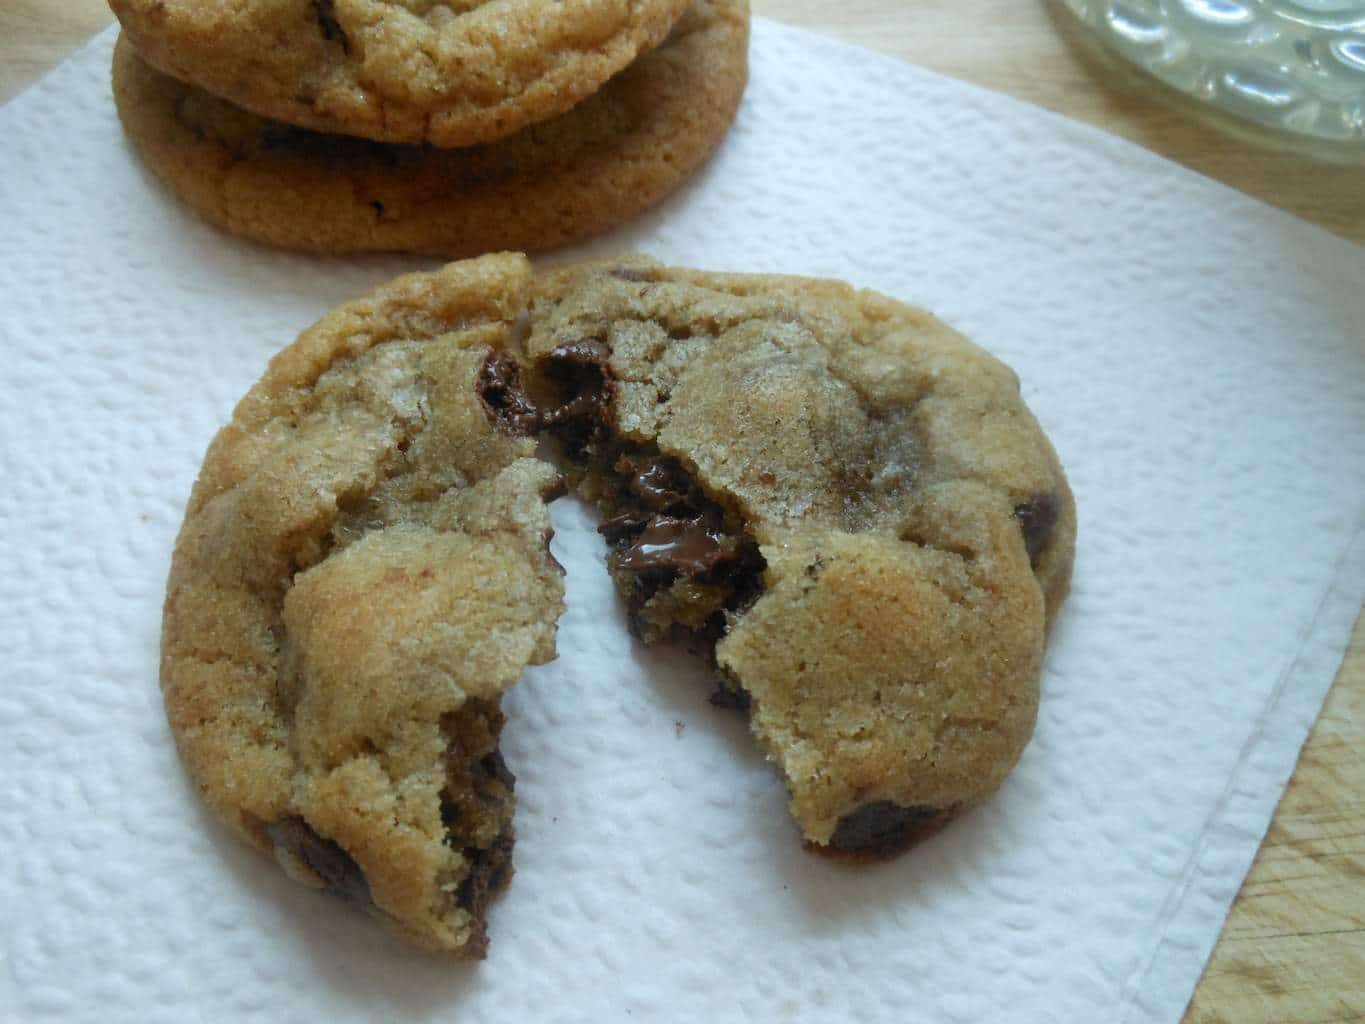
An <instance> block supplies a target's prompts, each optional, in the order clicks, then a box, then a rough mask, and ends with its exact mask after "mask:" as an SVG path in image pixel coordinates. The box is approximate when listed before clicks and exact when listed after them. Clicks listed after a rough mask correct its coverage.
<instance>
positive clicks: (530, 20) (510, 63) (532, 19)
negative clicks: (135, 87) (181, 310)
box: [110, 0, 689, 147]
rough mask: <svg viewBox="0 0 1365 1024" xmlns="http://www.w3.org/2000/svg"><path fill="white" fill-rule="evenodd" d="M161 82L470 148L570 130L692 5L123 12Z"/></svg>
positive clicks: (299, 115)
mask: <svg viewBox="0 0 1365 1024" xmlns="http://www.w3.org/2000/svg"><path fill="white" fill-rule="evenodd" d="M110 6H111V7H112V8H113V10H114V13H115V15H117V17H118V19H119V21H120V22H121V23H122V25H123V30H124V32H125V33H126V34H127V36H128V37H129V38H130V39H131V40H132V42H133V44H134V46H135V47H136V48H137V50H138V52H139V53H140V54H142V56H143V57H144V58H145V59H146V60H147V61H149V62H150V63H151V64H152V65H154V66H155V67H157V68H159V69H160V70H161V71H163V72H165V73H166V74H168V75H171V76H173V77H175V78H178V79H180V80H182V81H185V82H190V83H193V84H194V85H196V86H198V87H199V88H202V89H204V90H206V91H207V92H210V93H212V94H214V95H216V96H222V97H223V98H225V99H227V100H229V101H231V102H232V103H235V104H236V105H238V106H240V107H243V108H244V109H247V110H251V111H254V112H255V113H257V114H260V115H261V116H263V117H270V118H274V119H277V120H279V121H283V122H286V123H289V124H293V125H298V126H300V127H304V128H311V129H313V130H315V131H322V132H332V133H336V134H344V135H353V136H358V137H362V138H368V139H374V140H377V141H383V142H402V143H421V142H429V143H432V144H433V145H437V146H443V147H450V146H470V145H475V144H479V143H486V142H492V141H494V140H496V139H500V138H504V137H506V136H508V135H511V134H512V133H514V132H516V131H519V130H521V129H522V128H525V127H527V126H528V125H532V124H536V123H539V122H541V121H545V120H547V119H549V118H552V117H555V116H558V115H559V114H562V113H564V112H565V111H567V110H569V109H570V108H571V107H573V106H575V105H576V104H578V103H580V102H581V101H583V100H584V99H586V98H588V97H589V96H591V95H592V94H593V93H595V92H596V91H597V90H598V89H600V88H601V87H602V85H603V84H604V83H606V82H607V80H608V79H610V78H611V77H612V76H613V75H615V74H617V73H618V72H619V71H621V70H622V69H623V68H625V67H627V66H628V65H630V64H631V63H632V62H633V61H635V60H636V59H637V58H638V57H639V56H640V55H641V54H643V53H646V52H647V51H649V50H650V49H652V48H653V47H654V46H656V45H658V43H659V42H660V41H661V40H663V39H664V37H665V36H666V35H667V34H668V32H669V29H670V28H671V27H672V26H673V24H674V23H675V22H676V21H677V20H678V18H679V17H680V16H681V15H682V14H683V12H684V11H685V10H687V8H688V6H689V0H556V2H555V3H545V2H543V0H110Z"/></svg>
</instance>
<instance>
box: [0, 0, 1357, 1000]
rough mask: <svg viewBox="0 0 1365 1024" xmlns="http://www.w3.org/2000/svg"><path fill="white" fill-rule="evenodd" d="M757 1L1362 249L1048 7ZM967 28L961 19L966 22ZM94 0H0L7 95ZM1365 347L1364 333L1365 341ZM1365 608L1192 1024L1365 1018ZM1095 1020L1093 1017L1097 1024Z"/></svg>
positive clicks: (1344, 195)
mask: <svg viewBox="0 0 1365 1024" xmlns="http://www.w3.org/2000/svg"><path fill="white" fill-rule="evenodd" d="M753 3H754V9H755V11H756V12H757V13H759V14H764V15H767V16H769V17H772V18H776V19H779V20H782V21H787V22H791V23H793V24H797V25H802V26H805V27H808V28H812V29H816V30H818V31H821V32H826V33H828V34H830V35H833V36H838V37H841V38H843V39H847V40H850V41H852V42H856V43H861V44H863V45H865V46H868V47H870V48H872V49H874V50H881V51H883V52H885V53H890V54H892V55H894V56H897V57H902V58H904V59H906V60H909V61H912V62H914V63H916V64H919V65H921V66H922V67H926V68H930V69H932V70H935V71H939V72H942V73H944V74H948V75H952V76H955V77H957V78H961V79H965V80H967V81H969V82H974V83H976V84H978V85H984V86H987V87H988V88H992V89H996V90H999V91H1000V92H1005V93H1009V94H1010V95H1013V96H1016V97H1018V98H1020V99H1024V100H1029V101H1031V102H1033V103H1037V104H1039V105H1041V106H1044V107H1047V108H1049V109H1051V110H1055V111H1057V112H1059V113H1062V114H1065V115H1067V116H1069V117H1074V118H1077V119H1079V120H1082V121H1088V122H1090V123H1091V124H1094V125H1098V126H1100V127H1102V128H1104V129H1106V130H1108V131H1111V132H1114V133H1115V134H1118V135H1122V136H1124V137H1125V138H1128V139H1131V140H1133V141H1135V142H1137V143H1139V144H1141V145H1143V146H1146V147H1148V148H1149V149H1152V150H1155V151H1156V152H1158V153H1161V154H1162V155H1164V156H1166V157H1169V158H1170V159H1172V160H1176V161H1178V162H1179V163H1182V164H1185V165H1186V166H1187V167H1191V168H1193V169H1194V170H1196V171H1199V172H1200V173H1202V174H1205V175H1207V176H1209V177H1212V178H1216V179H1218V180H1220V181H1223V182H1225V183H1226V184H1228V185H1231V186H1233V187H1234V188H1238V189H1241V190H1242V191H1244V192H1248V193H1250V194H1251V195H1254V196H1257V197H1258V198H1260V199H1263V200H1265V201H1267V202H1269V203H1272V204H1274V205H1275V206H1279V207H1281V208H1283V209H1285V210H1288V211H1290V212H1291V213H1294V214H1297V215H1298V216H1300V217H1303V218H1305V219H1307V220H1310V221H1313V222H1314V223H1316V224H1319V225H1321V226H1322V227H1325V228H1327V229H1328V230H1330V231H1333V232H1336V233H1337V234H1339V235H1342V236H1343V237H1346V238H1349V239H1352V240H1353V241H1356V242H1365V166H1362V167H1330V166H1323V165H1319V164H1314V163H1311V162H1309V161H1307V160H1304V159H1302V158H1299V157H1295V156H1291V155H1289V154H1286V153H1282V152H1275V151H1271V150H1268V149H1264V148H1259V147H1257V146H1255V145H1252V144H1249V143H1246V142H1242V141H1238V140H1235V139H1233V138H1230V137H1227V136H1224V135H1222V134H1219V133H1216V132H1213V131H1210V130H1209V129H1207V128H1206V127H1204V126H1202V125H1200V124H1198V123H1196V122H1194V121H1192V120H1190V119H1189V118H1187V117H1185V116H1184V115H1182V114H1181V113H1180V112H1179V111H1178V110H1176V109H1173V108H1171V107H1168V106H1167V105H1166V104H1165V103H1163V102H1162V101H1161V99H1160V96H1159V90H1158V89H1157V87H1155V86H1148V85H1146V84H1145V83H1143V82H1142V81H1140V80H1139V79H1137V78H1136V76H1122V75H1120V76H1115V75H1113V74H1112V73H1111V72H1110V71H1109V70H1107V65H1106V64H1105V63H1104V62H1103V61H1101V60H1099V59H1097V58H1096V57H1095V56H1094V55H1093V54H1092V53H1091V52H1089V51H1088V50H1086V48H1085V47H1083V46H1078V45H1076V44H1077V43H1078V42H1079V40H1078V39H1077V38H1076V35H1075V33H1074V31H1073V30H1072V29H1071V28H1070V24H1069V22H1067V21H1066V20H1065V19H1064V18H1062V17H1059V16H1058V15H1056V14H1055V13H1053V11H1052V10H1051V9H1049V8H1048V7H1047V5H1046V4H1045V3H1044V0H914V2H907V0H843V2H841V3H829V2H828V0H753ZM969 18H970V19H971V20H972V21H973V22H974V23H975V24H973V25H970V26H969V25H967V21H968V19H969ZM110 20H111V19H110V16H109V12H108V9H107V8H106V7H105V5H104V0H3V6H0V101H3V100H5V99H7V98H9V97H10V96H11V95H13V94H14V93H15V92H17V91H18V90H19V89H21V88H22V87H23V86H24V85H25V84H27V83H28V82H29V81H31V80H32V79H34V78H36V77H37V76H38V75H40V74H41V73H42V72H43V71H44V70H46V69H47V68H49V67H50V66H52V65H53V64H55V63H56V62H58V61H59V60H61V59H62V58H63V57H66V56H67V55H68V54H70V53H71V52H72V51H73V50H75V49H76V48H77V47H79V46H80V45H81V44H82V43H84V42H85V41H86V40H87V39H88V38H89V37H90V36H91V35H93V34H94V33H95V32H96V31H98V30H99V29H101V28H103V27H104V26H105V25H107V24H108V23H109V22H110ZM1362 358H1365V343H1362ZM1362 751H1365V616H1362V617H1361V618H1360V619H1359V620H1358V621H1357V622H1356V629H1355V636H1354V639H1353V641H1352V644H1351V650H1350V652H1349V653H1348V655H1347V658H1346V663H1345V664H1344V665H1343V666H1342V668H1341V672H1340V674H1339V675H1338V676H1337V680H1336V684H1335V686H1334V687H1333V690H1332V693H1331V696H1330V697H1329V698H1328V701H1327V706H1326V707H1325V708H1324V710H1323V713H1322V717H1321V718H1320V719H1319V720H1318V724H1317V727H1316V728H1315V729H1314V731H1313V735H1312V737H1311V739H1310V740H1309V742H1308V745H1307V747H1306V748H1305V749H1304V752H1303V755H1302V758H1301V759H1300V761H1299V766H1298V769H1297V771H1296V772H1295V774H1294V778H1293V780H1292V781H1291V782H1290V784H1289V788H1288V790H1287V792H1286V793H1285V795H1284V798H1283V800H1282V801H1281V802H1280V806H1279V810H1278V811H1277V812H1276V815H1275V820H1274V823H1273V824H1272V825H1271V828H1270V832H1269V834H1268V835H1267V836H1266V839H1265V842H1264V843H1263V844H1262V846H1261V850H1260V853H1259V854H1258V855H1257V858H1256V864H1255V866H1254V867H1253V868H1252V870H1251V874H1250V875H1249V876H1248V878H1247V880H1246V883H1245V884H1244V885H1243V886H1242V891H1241V893H1240V895H1239V896H1238V898H1237V902H1236V904H1235V905H1234V906H1233V909H1232V913H1231V915H1230V916H1229V917H1228V921H1227V924H1226V926H1225V927H1224V929H1223V934H1222V938H1221V939H1220V941H1219V943H1218V948H1217V949H1216V950H1215V952H1214V955H1213V958H1212V960H1211V961H1210V962H1209V965H1208V968H1207V969H1206V970H1205V973H1204V977H1203V980H1202V981H1201V982H1200V985H1199V989H1198V991H1197V992H1196V993H1195V996H1194V1000H1193V1002H1192V1003H1191V1005H1190V1009H1189V1011H1188V1013H1187V1015H1186V1018H1185V1020H1186V1024H1212V1022H1215V1021H1218V1022H1222V1021H1226V1022H1229V1024H1233V1022H1235V1024H1257V1022H1262V1021H1264V1022H1269V1021H1276V1022H1295V1024H1327V1022H1336V1021H1365V755H1363V754H1362ZM1096 1024H1099V1022H1096Z"/></svg>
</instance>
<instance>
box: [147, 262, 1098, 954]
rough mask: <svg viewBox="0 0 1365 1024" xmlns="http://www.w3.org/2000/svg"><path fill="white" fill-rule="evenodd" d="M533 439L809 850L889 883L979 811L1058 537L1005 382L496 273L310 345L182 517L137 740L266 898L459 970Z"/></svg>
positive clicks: (363, 304)
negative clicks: (160, 699) (298, 890)
mask: <svg viewBox="0 0 1365 1024" xmlns="http://www.w3.org/2000/svg"><path fill="white" fill-rule="evenodd" d="M546 436H548V437H550V438H553V439H555V440H557V442H558V444H559V447H560V448H561V450H562V454H563V458H564V461H565V463H566V468H567V471H568V472H569V473H570V474H571V476H572V478H573V479H574V481H575V483H576V485H577V487H578V489H579V491H580V493H582V494H583V495H584V496H585V497H587V498H588V499H590V500H592V501H593V502H595V503H596V504H597V505H598V506H599V508H600V509H601V510H602V513H603V520H602V523H601V526H600V530H601V533H602V534H603V535H604V537H605V538H606V540H607V543H608V548H609V554H608V559H607V568H608V570H609V572H610V573H611V575H612V577H613V579H614V581H615V583H616V586H617V589H618V590H619V592H620V593H621V595H622V598H623V600H624V603H625V605H626V608H627V610H628V614H629V621H630V624H631V627H632V629H633V630H634V631H635V633H636V634H637V635H638V636H639V637H640V638H641V639H642V640H643V641H644V642H646V643H660V642H664V641H669V640H682V641H685V642H686V643H687V644H689V645H690V646H691V647H693V648H695V649H698V650H699V651H700V652H701V653H702V654H703V655H704V656H705V657H706V658H707V659H708V661H709V663H710V665H711V667H712V668H713V669H714V671H715V675H716V679H717V689H716V691H715V693H714V695H713V696H712V700H713V702H714V703H716V704H719V705H723V706H726V707H732V708H737V709H741V710H743V711H745V712H746V713H747V715H748V719H749V723H750V726H751V729H752V731H753V733H754V735H755V736H756V738H757V739H758V741H759V743H760V744H761V745H762V747H763V749H764V750H765V752H766V753H767V754H768V756H769V757H770V758H771V759H772V760H773V761H774V762H775V763H776V765H777V766H778V768H779V769H780V771H781V773H782V776H783V778H784V780H785V782H786V785H787V787H788V789H789V791H790V794H791V805H790V806H791V812H792V815H793V817H794V818H795V820H796V822H797V824H798V825H799V827H800V829H801V831H802V833H803V835H804V837H805V839H806V841H807V842H808V843H809V844H810V845H811V846H813V847H814V848H816V849H819V850H824V851H829V852H834V853H838V854H842V855H849V856H856V857H868V856H883V855H890V854H894V853H895V852H898V851H899V850H901V849H904V848H905V847H906V846H907V845H908V844H910V843H912V842H913V841H914V840H915V839H917V838H919V837H921V836H923V835H925V834H926V833H927V832H929V831H931V830H933V829H937V828H939V827H941V826H942V825H943V824H944V823H946V822H947V821H948V820H950V819H951V818H952V816H953V815H955V814H956V813H958V812H959V811H960V810H962V809H963V808H965V807H968V806H971V805H972V804H976V803H979V802H980V801H982V800H984V799H985V798H986V797H988V796H989V795H990V794H991V793H993V792H994V791H995V790H996V789H997V788H998V787H999V786H1000V785H1001V783H1002V782H1003V781H1004V779H1005V777H1006V775H1007V774H1008V773H1009V771H1010V769H1011V768H1012V767H1013V765H1014V764H1015V762H1016V761H1017V760H1018V758H1019V756H1020V754H1021V752H1022V751H1023V749H1024V746H1025V745H1026V743H1027V742H1028V739H1029V737H1030V735H1031V732H1032V729H1033V724H1034V719H1035V716H1036V712H1037V706H1038V685H1039V675H1040V671H1041V665H1042V656H1043V644H1044V640H1045V637H1046V634H1047V631H1048V628H1049V626H1050V624H1051V623H1052V621H1053V620H1054V618H1055V616H1056V613H1057V609H1058V607H1059V606H1060V604H1061V602H1062V600H1063V599H1064V597H1065V595H1066V591H1067V587H1068V583H1069V580H1070V574H1071V563H1072V556H1073V552H1074V543H1075V530H1076V518H1075V508H1074V504H1073V501H1072V497H1071V493H1070V490H1069V489H1068V487H1067V483H1066V479H1065V477H1064V476H1063V474H1062V470H1061V467H1060V466H1059V464H1058V462H1057V458H1056V456H1055V454H1054V453H1053V451H1052V448H1051V446H1050V445H1049V444H1048V442H1047V439H1046V438H1045V437H1044V436H1043V434H1042V432H1041V430H1040V429H1039V427H1038V424H1037V422H1036V421H1035V420H1034V418H1033V416H1032V414H1031V413H1030V412H1029V411H1028V409H1027V408H1026V407H1025V405H1024V403H1023V401H1022V399H1021V398H1020V396H1019V388H1018V381H1017V378H1016V377H1015V376H1014V374H1013V373H1012V372H1011V371H1010V370H1009V369H1008V368H1007V367H1005V366H1004V365H1003V364H1001V363H999V362H998V361H997V360H995V359H994V358H992V357H991V356H989V355H988V354H987V353H985V352H984V351H982V350H981V349H979V348H977V347H976V346H974V345H972V344H971V343H970V342H968V341H967V340H966V339H964V338H962V337H961V336H960V335H958V334H956V333H954V332H953V331H952V330H950V329H949V328H947V327H946V326H944V325H943V324H942V323H940V322H939V321H937V320H935V319H934V318H933V317H931V316H929V315H928V314H926V313H923V312H921V311H919V310H916V309H913V308H911V307H909V306H905V305H903V304H901V303H898V302H895V301H893V300H890V299H887V298H884V297H882V296H879V295H876V294H874V293H871V292H858V291H855V290H853V289H852V288H850V287H848V286H847V285H845V284H842V283H840V282H832V281H818V280H809V279H799V278H782V277H756V276H744V275H724V274H708V273H702V272H697V271H689V270H680V269H669V268H665V267H660V266H657V265H655V264H652V263H649V262H646V261H642V260H631V261H626V262H617V263H613V264H587V265H576V266H569V267H562V268H558V269H554V270H549V271H546V272H543V273H540V274H533V273H532V270H531V267H530V264H529V263H528V262H527V261H526V259H525V258H524V257H521V256H514V255H501V256H489V257H484V258H482V259H478V260H471V261H468V262H465V263H456V264H451V265H450V266H448V267H446V268H445V269H443V270H441V271H438V272H436V273H433V274H417V275H412V276H409V277H405V278H400V279H399V280H397V281H395V282H393V283H392V284H390V285H388V286H386V287H384V288H382V289H380V290H378V291H377V292H375V293H374V294H373V295H372V296H370V297H369V298H367V299H363V300H361V301H359V302H355V303H351V304H349V305H347V306H343V307H342V308H340V309H339V310H337V311H335V312H333V313H331V314H329V315H328V316H327V317H325V318H324V319H323V320H321V321H320V322H319V323H318V324H317V325H316V326H314V327H313V328H311V329H310V330H308V331H306V332H304V334H303V335H301V336H300V337H299V339H298V340H297V341H295V342H294V344H293V345H291V346H289V347H288V348H286V349H285V350H284V351H283V352H281V353H280V354H279V355H278V356H277V357H276V358H275V359H274V361H272V363H271V365H270V367H269V369H268V371H267V372H266V374H265V376H264V377H263V378H262V380H261V381H260V382H259V383H258V384H257V385H256V386H255V387H254V388H253V389H252V390H251V391H250V392H249V393H248V394H247V396H246V397H245V398H244V399H243V400H242V402H241V403H240V404H239V405H238V407H237V410H236V412H235V413H234V415H233V418H232V422H231V423H230V424H229V425H228V426H227V427H225V428H224V429H223V431H222V432H221V433H220V434H219V435H218V437H217V438H216V439H215V440H214V442H213V444H212V446H211V447H210V449H209V452H208V454H207V456H206V457H205V461H204V465H203V468H202V471H201V473H200V477H199V480H198V482H197V484H196V485H195V488H194V492H193V495H192V497H191V499H190V503H189V507H188V510H187V512H186V519H185V524H184V526H183V528H182V531H181V535H180V538H179V540H178V542H177V545H176V550H175V556H174V560H173V564H172V569H171V576H170V582H169V587H168V594H167V599H166V607H165V618H164V626H163V637H162V687H163V691H164V694H165V700H166V708H167V713H168V716H169V719H170V722H171V727H172V731H173V732H174V734H175V737H176V742H177V744H178V746H179V749H180V752H181V755H182V757H183V759H184V761H185V763H186V765H187V766H188V768H189V770H190V773H191V775H192V776H193V777H194V779H195V781H196V783H197V784H198V787H199V789H200V791H201V792H202V793H203V795H204V797H205V799H206V800H207V801H208V802H209V804H210V805H211V806H212V807H213V808H214V809H215V810H216V811H217V812H218V813H219V814H220V815H221V816H222V817H223V818H224V819H225V820H226V821H227V822H228V823H229V824H230V825H232V826H233V827H234V828H235V829H236V830H237V831H238V832H239V833H240V834H241V835H242V836H244V837H245V838H246V839H247V840H248V841H249V842H251V843H252V844H254V845H255V846H257V847H258V848H260V849H262V850H263V851H266V852H268V853H270V854H272V855H273V856H274V857H275V859H276V860H277V861H278V862H279V863H280V864H281V865H282V866H283V868H284V869H285V870H286V871H287V872H288V873H289V874H290V875H291V876H293V877H294V878H296V879H299V880H301V881H303V882H306V883H308V884H311V885H314V886H318V887H323V888H326V889H329V890H331V891H332V892H334V893H336V894H337V895H338V896H340V897H341V898H343V899H345V900H346V901H348V902H350V903H352V904H356V905H358V906H362V907H365V908H366V909H368V910H369V911H370V912H372V913H374V914H375V915H376V916H378V917H380V918H382V919H383V920H384V921H386V922H387V923H389V924H390V925H391V926H392V927H393V928H395V929H396V930H397V931H399V932H400V933H401V934H403V935H404V936H406V937H407V938H409V939H411V940H413V941H414V942H416V943H418V944H419V945H422V946H425V947H427V948H430V949H435V950H441V951H446V952H451V953H454V954H457V955H462V956H479V955H482V953H483V951H484V949H485V946H486V943H487V930H486V915H487V909H488V905H489V901H490V900H491V899H492V897H494V896H495V895H496V894H497V893H498V892H499V891H500V890H501V889H502V888H503V887H504V886H505V885H506V883H507V881H508V879H509V878H510V875H511V871H512V866H511V851H512V837H513V831H512V815H513V808H514V796H513V787H514V782H515V780H514V777H513V774H512V772H511V771H510V770H509V768H508V766H507V765H506V764H505V763H504V760H503V758H502V755H501V753H500V750H499V736H500V733H501V730H502V727H503V721H504V719H503V714H502V711H501V708H500V699H501V695H502V694H503V692H504V691H505V690H506V689H507V688H508V687H509V686H511V685H512V684H513V683H514V682H515V681H516V680H517V679H518V677H519V676H520V675H521V673H522V671H523V669H524V668H525V667H526V666H527V665H529V664H538V663H541V662H544V661H547V660H549V659H550V658H552V657H553V655H554V636H555V623H556V620H557V618H558V616H559V614H560V612H561V610H562V607H563V585H562V570H561V568H560V567H559V565H558V564H557V563H556V562H555V560H554V558H553V557H552V556H551V554H550V552H549V549H548V540H549V537H550V522H549V514H548V509H547V506H546V499H547V498H548V497H549V496H550V495H551V494H552V493H554V492H555V490H556V488H557V487H558V486H559V485H560V477H559V474H558V472H557V471H556V469H555V468H553V467H552V466H551V465H550V464H549V463H547V462H544V461H541V460H538V459H537V458H535V450H536V444H537V440H538V439H540V438H542V437H546Z"/></svg>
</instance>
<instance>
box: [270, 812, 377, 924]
mask: <svg viewBox="0 0 1365 1024" xmlns="http://www.w3.org/2000/svg"><path fill="white" fill-rule="evenodd" d="M266 832H268V833H269V835H270V841H271V842H272V843H274V844H275V845H276V846H277V847H279V848H281V849H283V850H286V851H287V852H288V853H290V854H291V855H293V856H294V857H296V858H297V859H298V860H300V861H302V862H303V863H304V864H306V865H307V866H308V868H309V870H311V871H312V872H313V873H314V874H315V875H317V876H318V877H319V878H321V879H322V881H323V882H324V883H325V884H326V886H327V888H328V889H330V890H331V891H332V892H334V893H336V894H337V895H338V896H340V897H341V898H342V899H344V900H347V901H349V902H351V903H359V904H362V905H364V904H368V903H369V902H370V885H369V883H368V882H366V881H365V873H364V872H363V871H361V870H360V865H359V864H357V863H356V862H355V861H354V860H352V859H351V855H350V854H348V853H347V852H346V851H345V850H343V849H342V848H341V847H340V846H338V845H337V844H336V843H334V842H332V840H330V839H324V838H323V837H322V836H320V835H318V834H317V833H316V832H315V831H313V828H312V826H310V825H309V824H308V822H306V821H304V820H303V819H302V818H299V817H291V818H283V819H281V820H280V821H277V822H275V823H274V824H272V825H267V826H266Z"/></svg>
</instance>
